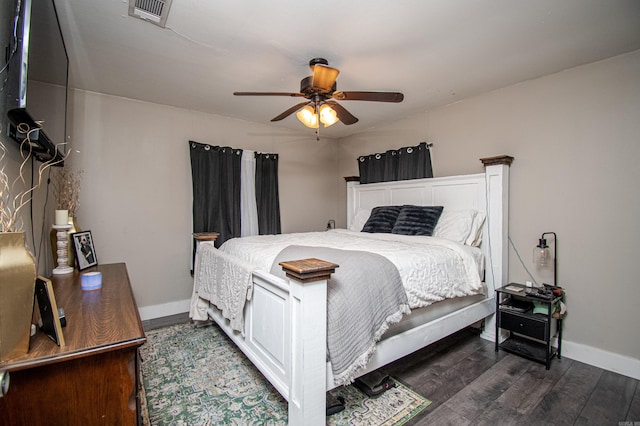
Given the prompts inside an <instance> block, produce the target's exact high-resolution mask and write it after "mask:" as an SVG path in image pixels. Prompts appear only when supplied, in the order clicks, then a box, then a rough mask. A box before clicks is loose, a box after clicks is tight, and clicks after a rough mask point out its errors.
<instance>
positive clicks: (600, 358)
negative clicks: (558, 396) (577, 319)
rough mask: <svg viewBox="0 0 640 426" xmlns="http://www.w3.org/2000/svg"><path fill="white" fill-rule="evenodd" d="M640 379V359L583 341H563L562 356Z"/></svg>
mask: <svg viewBox="0 0 640 426" xmlns="http://www.w3.org/2000/svg"><path fill="white" fill-rule="evenodd" d="M565 356H566V357H567V358H571V359H573V360H576V361H580V362H584V363H585V364H589V365H593V366H594V367H599V368H602V369H604V370H608V371H613V372H614V373H618V374H622V375H623V376H628V377H631V378H633V379H636V380H640V360H639V359H635V358H631V357H629V356H626V355H620V354H617V353H614V352H609V351H605V350H603V349H598V348H594V347H593V346H587V345H583V344H581V343H574V342H567V341H566V340H563V341H562V357H563V358H564V357H565Z"/></svg>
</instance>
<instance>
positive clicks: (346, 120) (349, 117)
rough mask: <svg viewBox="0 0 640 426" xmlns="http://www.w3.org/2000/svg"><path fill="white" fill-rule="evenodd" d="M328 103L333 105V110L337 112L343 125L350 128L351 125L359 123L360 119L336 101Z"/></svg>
mask: <svg viewBox="0 0 640 426" xmlns="http://www.w3.org/2000/svg"><path fill="white" fill-rule="evenodd" d="M326 103H327V104H328V105H331V108H333V110H334V111H335V112H336V115H337V116H338V118H339V119H340V121H342V123H343V124H346V125H347V126H348V125H349V124H355V123H357V122H358V119H357V118H356V117H355V116H354V115H353V114H351V113H350V112H349V111H347V110H346V109H345V107H343V106H342V105H340V104H339V103H337V102H336V101H326Z"/></svg>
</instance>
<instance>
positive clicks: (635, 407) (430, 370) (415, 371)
mask: <svg viewBox="0 0 640 426" xmlns="http://www.w3.org/2000/svg"><path fill="white" fill-rule="evenodd" d="M188 320H189V319H188V316H187V315H186V314H180V315H175V316H172V317H166V318H159V319H156V320H152V321H143V325H144V327H145V330H151V329H153V328H159V327H164V326H167V325H171V324H177V323H180V322H187V321H188ZM382 370H383V371H384V372H385V373H387V374H389V375H391V376H392V377H394V378H395V379H396V380H398V381H400V382H402V383H404V384H405V385H407V386H408V387H410V388H411V389H413V390H414V391H416V392H418V393H419V394H421V395H423V396H424V397H425V398H428V399H429V400H431V401H432V403H431V405H430V406H429V407H427V408H426V409H425V410H424V411H422V412H421V413H420V414H418V415H417V416H416V417H414V418H413V419H411V420H410V421H409V422H408V423H407V425H408V426H409V425H412V426H424V425H438V426H439V425H456V426H458V425H492V426H493V425H518V426H521V425H598V426H600V425H602V426H604V425H613V426H627V425H630V426H639V425H640V386H639V385H638V380H635V379H631V378H629V377H626V376H622V375H620V374H616V373H612V372H609V371H605V370H602V369H600V368H596V367H593V366H590V365H587V364H583V363H581V362H578V361H574V360H571V359H568V358H562V359H561V360H557V359H554V360H553V361H552V364H551V369H550V370H548V371H547V370H546V369H545V368H544V366H543V365H541V364H537V363H534V362H531V361H528V360H526V359H524V358H521V357H518V356H515V355H511V354H508V353H505V352H502V351H500V352H498V353H496V352H495V350H494V345H493V343H492V342H489V341H486V340H484V339H481V338H480V337H479V335H478V331H477V330H475V329H466V330H463V331H461V332H459V333H456V334H454V335H452V336H449V337H447V338H445V339H443V340H441V341H439V342H437V343H434V344H433V345H431V346H429V347H427V348H424V349H422V350H420V351H418V352H415V353H413V354H412V355H409V356H407V357H405V358H402V359H401V360H399V361H396V362H395V363H393V364H390V365H388V366H386V367H383V368H382ZM634 424H635V425H634Z"/></svg>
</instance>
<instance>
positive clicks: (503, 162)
mask: <svg viewBox="0 0 640 426" xmlns="http://www.w3.org/2000/svg"><path fill="white" fill-rule="evenodd" d="M512 160H513V158H512V157H508V156H500V157H491V158H485V159H482V160H481V161H482V162H483V164H484V166H485V173H480V174H473V175H461V176H449V177H439V178H430V179H416V180H409V181H397V182H385V183H375V184H366V185H360V184H359V183H358V182H355V181H350V182H348V183H347V227H348V228H349V230H336V231H332V232H327V233H324V234H323V235H320V234H321V233H316V234H315V235H312V236H311V237H312V240H311V241H312V242H314V243H312V244H309V243H308V242H305V241H306V240H298V239H297V237H298V236H295V237H294V236H285V237H284V238H285V241H284V242H281V243H276V242H275V241H276V240H269V239H270V238H275V237H271V236H265V237H268V238H267V240H268V242H267V243H266V244H263V245H262V246H260V244H261V243H260V242H259V241H260V240H259V239H257V240H256V239H254V240H251V241H254V245H256V246H257V247H258V250H253V251H251V252H249V251H248V249H245V248H242V247H236V248H235V249H226V248H225V247H224V246H223V247H221V250H217V249H215V248H214V247H213V245H212V244H211V243H201V244H199V246H198V249H197V256H196V263H195V271H194V291H193V297H192V306H191V312H190V315H191V317H192V318H193V319H194V320H203V319H209V318H210V319H212V320H214V321H215V322H216V323H217V324H218V325H219V326H220V327H221V328H222V329H223V330H224V331H225V333H226V334H227V335H228V336H229V337H230V339H231V340H232V341H233V342H234V343H235V344H236V345H237V346H238V347H239V348H240V349H241V350H242V351H243V352H244V354H245V355H246V356H247V357H248V358H249V359H250V360H251V362H252V363H253V364H254V365H255V366H256V367H257V368H258V369H259V370H260V371H261V372H262V374H263V375H264V376H265V377H266V378H267V379H268V380H269V381H270V382H271V383H272V384H273V386H274V387H275V388H276V389H277V390H278V392H280V393H281V394H282V396H283V397H284V398H285V399H286V400H287V401H288V406H289V424H291V425H314V424H318V425H319V424H325V420H326V418H325V404H326V399H325V398H326V391H327V390H329V389H332V388H333V387H335V386H338V385H341V384H344V383H345V382H349V381H350V380H352V379H353V377H356V376H357V375H362V374H366V373H368V372H370V371H373V370H375V369H377V368H379V367H381V366H383V365H386V364H388V363H390V362H392V361H395V360H397V359H399V358H401V357H403V356H406V355H408V354H410V353H412V352H414V351H416V350H418V349H420V348H423V347H425V346H427V345H429V344H431V343H433V342H435V341H437V340H439V339H441V338H443V337H446V336H448V335H450V334H452V333H454V332H456V331H458V330H460V329H462V328H465V327H467V326H469V325H472V324H475V323H478V322H480V321H483V322H484V331H483V333H482V337H484V338H486V339H489V340H493V339H494V336H493V335H492V332H495V327H494V325H493V324H494V323H493V313H494V310H495V299H494V297H495V296H494V295H495V289H496V288H498V287H501V286H502V285H503V283H505V282H506V281H507V272H508V266H507V260H508V258H507V255H508V252H507V248H508V247H507V224H508V182H509V166H510V164H511V161H512ZM382 206H443V208H444V209H443V213H442V216H440V217H441V219H440V220H443V219H444V217H445V213H451V212H455V213H456V214H453V215H452V214H448V215H447V218H448V219H451V218H452V217H456V215H457V213H460V212H469V211H472V212H475V216H474V217H477V218H479V219H481V220H479V221H476V222H475V226H476V227H477V230H478V232H476V233H472V234H473V235H466V234H465V236H464V239H465V242H467V243H468V244H463V241H460V243H461V244H460V245H462V246H467V245H468V246H469V247H473V246H477V247H476V248H471V249H466V248H463V249H460V250H461V251H462V252H465V253H466V252H468V253H467V255H468V256H467V255H464V256H463V255H462V254H459V255H457V256H458V257H460V258H461V259H463V262H468V261H469V260H468V259H470V258H471V259H474V262H475V272H474V273H475V275H476V282H473V283H471V284H469V286H470V288H471V290H468V289H465V290H460V291H459V292H454V293H456V294H454V296H457V297H452V298H450V297H447V296H446V295H445V296H442V295H440V294H435V295H427V296H426V297H421V296H422V295H421V291H418V292H417V295H416V294H410V292H409V291H406V293H407V294H408V296H406V303H405V302H404V301H403V300H400V297H396V296H394V295H393V294H390V295H389V298H390V299H392V298H393V297H396V299H397V300H396V299H394V302H393V303H396V305H397V308H393V309H397V310H398V312H396V311H395V310H393V309H392V308H390V309H392V310H390V311H388V313H387V314H388V315H387V314H385V315H386V316H385V321H383V324H382V326H381V327H379V328H377V329H376V333H379V335H376V336H375V340H378V341H377V343H376V344H375V347H374V349H373V350H370V351H368V352H367V354H366V357H365V358H360V365H355V370H354V369H353V368H352V367H354V364H349V366H348V367H347V371H348V372H347V373H345V374H344V375H343V374H342V373H338V374H336V371H335V364H339V363H340V362H339V360H338V358H336V360H338V361H336V362H332V361H331V359H332V358H331V356H332V355H331V354H330V350H329V349H330V348H331V347H332V346H331V344H332V342H334V341H335V338H334V337H333V332H332V327H331V324H332V314H331V313H329V314H328V313H327V305H328V302H327V300H328V294H329V296H331V294H332V292H333V290H332V289H333V287H332V286H330V285H329V283H330V282H333V281H335V279H337V278H336V277H337V276H338V273H337V272H336V271H340V274H342V275H341V276H343V277H344V276H345V272H343V271H342V270H341V269H340V268H342V269H344V270H346V271H347V272H346V274H347V275H346V276H347V277H349V275H348V274H349V272H348V271H353V270H358V269H360V270H362V269H371V271H370V273H372V274H382V273H386V272H385V271H386V269H381V270H380V271H378V270H376V269H374V268H373V267H371V268H369V266H360V265H359V264H358V266H354V265H356V260H355V259H356V258H362V256H360V255H359V254H358V255H357V256H356V255H354V254H356V253H364V252H366V251H367V250H368V247H369V245H373V246H374V249H372V250H373V251H374V252H373V253H371V254H370V255H369V256H380V253H379V252H375V247H377V246H378V244H382V243H380V242H379V241H378V240H379V239H380V237H381V238H382V239H383V240H384V239H385V238H386V237H388V236H384V235H382V236H378V235H362V236H363V237H364V238H365V242H364V243H360V242H356V241H359V239H357V238H356V236H357V234H358V229H359V228H360V227H361V226H362V223H364V222H366V221H367V220H366V218H367V216H370V214H371V213H370V212H371V211H374V210H375V209H376V208H380V207H382ZM439 225H441V223H439ZM436 231H438V228H436ZM350 233H351V234H350ZM360 234H365V233H364V232H362V233H360ZM436 234H437V233H436ZM436 234H434V235H435V236H436V237H434V238H431V240H433V241H435V244H436V246H444V248H443V247H440V249H441V250H453V249H452V248H451V247H450V246H452V245H451V244H450V243H448V242H446V241H445V238H440V237H439V236H438V235H436ZM442 235H444V234H442ZM251 238H255V237H250V239H251ZM341 238H342V239H341ZM344 238H346V240H345V239H344ZM401 238H405V237H401ZM421 238H422V239H424V240H427V239H430V237H419V238H417V239H421ZM406 239H411V237H406ZM239 240H243V239H239ZM325 240H326V242H325ZM372 240H373V242H371V241H372ZM231 241H233V240H230V241H229V242H227V243H230V242H231ZM350 241H353V243H351V242H350ZM227 243H225V246H226V245H227ZM278 244H280V245H278ZM332 244H338V247H337V248H336V247H333V248H332V247H331V245H332ZM384 244H386V243H384ZM394 244H396V243H394ZM397 244H400V245H402V244H404V242H399V243H397ZM429 244H431V242H430V243H429ZM229 245H230V246H231V245H233V244H229ZM311 245H313V246H311ZM222 249H224V250H222ZM342 250H344V253H342V252H340V251H342ZM380 250H382V251H383V252H384V251H385V250H386V249H380ZM394 250H395V249H394ZM394 250H391V251H394ZM412 250H413V249H412ZM247 252H249V253H253V254H249V255H248V256H245V255H244V253H247ZM339 252H340V253H339ZM349 254H351V255H352V256H351V257H346V259H348V260H346V261H342V260H341V262H342V264H340V263H339V262H335V261H333V262H332V261H330V260H336V259H345V258H344V257H336V256H343V255H349ZM298 255H299V256H298ZM382 255H384V257H387V260H388V261H390V262H391V263H394V264H395V265H396V266H397V270H398V271H400V272H399V280H400V281H401V282H402V285H405V284H406V282H407V281H410V280H411V277H412V272H410V271H409V272H408V271H407V268H405V267H404V266H402V265H401V263H402V257H403V256H402V255H400V256H396V258H393V256H388V253H382ZM282 256H284V257H282ZM465 256H466V257H465ZM322 257H325V258H326V259H323V258H322ZM405 257H406V256H405ZM274 259H275V261H274ZM327 259H329V260H327ZM465 259H466V260H465ZM368 261H370V262H371V263H370V264H371V265H373V264H376V263H380V268H384V267H385V265H384V262H376V258H375V257H372V258H371V259H368ZM223 265H224V267H223ZM269 265H271V266H272V267H271V268H269ZM273 265H276V266H277V268H276V267H275V266H273ZM398 265H401V266H398ZM469 266H470V268H471V270H473V268H474V266H473V265H471V264H469ZM423 269H424V268H423V267H422V266H421V267H420V268H419V270H423ZM215 271H217V273H218V274H219V278H218V284H217V286H216V287H215V289H212V288H209V287H207V285H208V284H207V283H206V282H205V281H207V280H209V279H210V278H211V275H212V274H215V273H216V272H215ZM221 271H224V273H222V272H221ZM465 271H466V272H463V273H462V274H463V275H465V277H467V278H468V277H472V276H473V275H474V273H471V274H470V273H469V269H466V270H465ZM389 273H390V272H389ZM423 275H424V274H422V275H421V274H418V275H417V277H418V278H417V279H420V277H422V276H423ZM433 275H435V276H437V275H438V274H437V273H435V274H433ZM332 276H333V277H334V278H333V279H332V278H331V277H332ZM413 276H414V278H416V276H415V274H413ZM440 276H447V277H448V276H450V272H446V273H444V274H442V273H441V274H440ZM482 278H484V279H482ZM330 280H332V281H330ZM390 280H392V279H391V278H390ZM465 280H466V278H465ZM463 281H464V280H463ZM467 284H468V283H466V284H465V286H466V285H467ZM230 288H232V289H233V290H232V291H233V292H234V293H233V295H232V296H231V297H229V295H228V294H227V293H225V291H227V290H229V289H230ZM465 288H466V287H465ZM225 289H226V290H225ZM358 291H361V290H358ZM376 291H377V290H376ZM414 293H415V292H414ZM385 298H386V296H385ZM220 300H224V303H222V304H220V303H218V302H220ZM329 300H331V299H329ZM333 300H335V299H333ZM212 302H214V303H212ZM329 303H330V304H331V305H333V302H331V301H330V302H329ZM214 305H217V306H224V308H223V309H222V310H220V309H218V308H216V307H215V306H214ZM427 305H428V306H427ZM422 306H425V307H422ZM407 308H408V309H407ZM409 310H410V311H411V314H410V315H406V314H407V313H408V312H407V311H409ZM203 316H204V317H203ZM327 323H329V327H328V326H327ZM330 355H331V356H330ZM362 359H364V360H365V362H362ZM356 364H357V363H356Z"/></svg>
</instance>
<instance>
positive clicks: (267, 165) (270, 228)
mask: <svg viewBox="0 0 640 426" xmlns="http://www.w3.org/2000/svg"><path fill="white" fill-rule="evenodd" d="M255 158H256V205H257V208H258V229H259V232H260V235H269V234H279V233H280V232H281V229H280V197H279V195H278V154H261V153H256V154H255Z"/></svg>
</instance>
